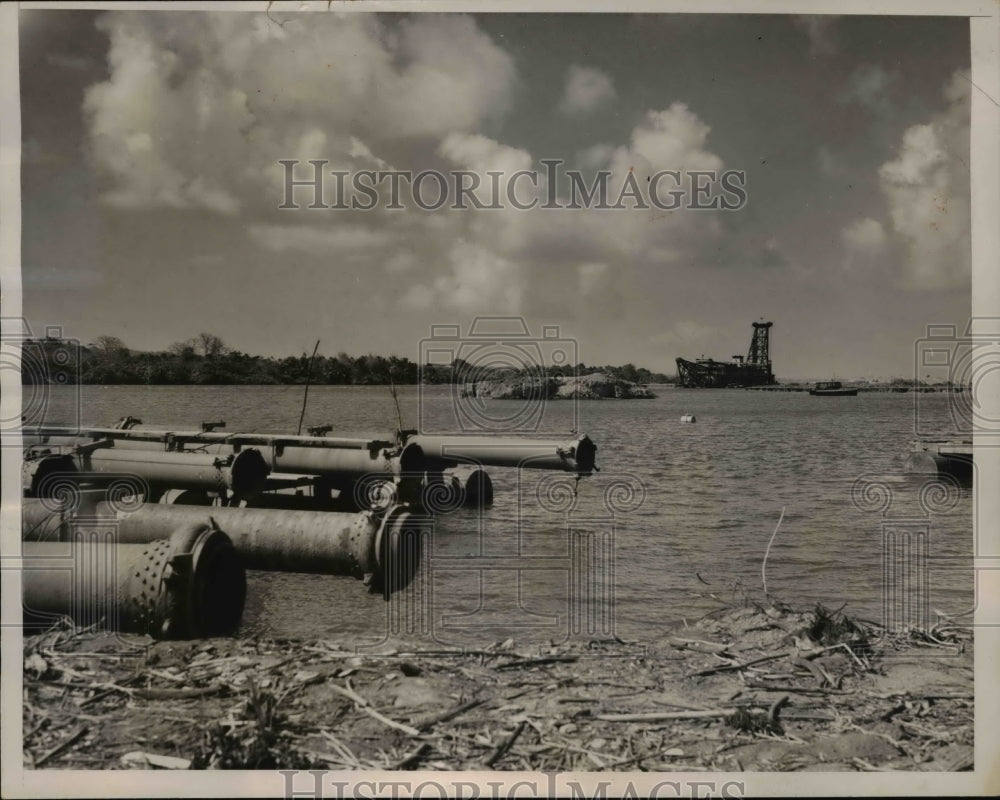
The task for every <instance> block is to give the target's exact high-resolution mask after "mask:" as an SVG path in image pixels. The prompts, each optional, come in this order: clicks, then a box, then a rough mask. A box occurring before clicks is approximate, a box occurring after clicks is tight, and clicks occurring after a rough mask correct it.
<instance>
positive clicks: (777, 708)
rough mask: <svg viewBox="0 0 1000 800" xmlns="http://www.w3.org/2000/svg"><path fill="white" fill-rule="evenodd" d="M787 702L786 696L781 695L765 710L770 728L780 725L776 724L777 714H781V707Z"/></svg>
mask: <svg viewBox="0 0 1000 800" xmlns="http://www.w3.org/2000/svg"><path fill="white" fill-rule="evenodd" d="M787 702H788V695H787V694H783V695H782V696H781V697H779V698H778V699H777V700H775V701H774V703H772V704H771V707H770V708H769V709H768V710H767V721H768V722H770V723H771V725H772V726H774V727H777V726H778V725H780V724H781V723H779V722H778V714H780V713H781V708H782V706H784V705H785V703H787ZM779 730H780V728H779Z"/></svg>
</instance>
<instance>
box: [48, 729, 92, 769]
mask: <svg viewBox="0 0 1000 800" xmlns="http://www.w3.org/2000/svg"><path fill="white" fill-rule="evenodd" d="M86 733H87V726H86V725H81V726H80V727H79V728H77V729H76V730H75V731H74V732H73V733H71V734H70V735H69V736H67V737H66V738H65V739H63V740H62V741H61V742H60V743H59V744H57V745H56V746H55V747H53V748H52V749H51V750H49V751H48V752H47V753H45V754H44V755H42V756H39V757H38V758H37V759H35V766H36V767H40V766H42V764H44V763H45V762H46V761H49V760H51V759H52V758H55V757H56V756H57V755H59V754H60V753H62V752H63V751H64V750H66V749H68V748H69V747H72V746H73V745H74V744H75V743H76V742H77V741H79V740H80V739H82V738H83V736H84V735H85V734H86Z"/></svg>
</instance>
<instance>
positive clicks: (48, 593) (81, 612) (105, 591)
mask: <svg viewBox="0 0 1000 800" xmlns="http://www.w3.org/2000/svg"><path fill="white" fill-rule="evenodd" d="M21 546H22V553H23V556H24V560H23V562H22V563H23V568H22V572H21V576H22V586H23V601H24V618H25V623H26V624H28V625H31V626H37V625H39V624H45V623H51V622H53V621H55V620H56V619H58V618H60V617H63V616H69V617H71V618H72V619H73V621H74V622H75V623H77V624H80V625H90V624H94V623H98V622H100V621H101V620H103V621H104V625H105V626H107V629H109V630H117V631H123V632H130V633H146V634H150V635H152V636H154V637H157V638H173V639H183V638H193V637H200V636H226V635H229V634H231V633H232V632H233V631H235V630H236V628H237V627H238V626H239V623H240V618H241V617H242V615H243V605H244V602H245V600H246V573H245V571H244V568H243V565H242V564H241V562H240V559H239V556H238V555H237V554H236V552H235V550H234V549H233V545H232V542H231V541H230V539H229V537H228V536H226V534H225V533H223V532H222V531H220V530H219V529H218V528H216V527H215V526H213V525H211V524H208V523H205V522H196V523H185V524H183V525H181V526H180V527H178V528H176V529H175V530H174V531H172V532H171V533H170V535H169V537H168V538H160V539H156V540H154V541H149V542H146V543H143V544H121V543H119V541H118V539H117V536H116V535H115V532H114V529H113V528H108V527H107V526H104V525H101V524H99V523H97V524H95V523H91V524H90V525H81V524H77V525H75V526H74V527H73V530H72V534H71V541H66V542H31V541H26V542H23V543H22V545H21Z"/></svg>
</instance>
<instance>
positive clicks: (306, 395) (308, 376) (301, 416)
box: [295, 339, 319, 436]
mask: <svg viewBox="0 0 1000 800" xmlns="http://www.w3.org/2000/svg"><path fill="white" fill-rule="evenodd" d="M317 350H319V339H317V340H316V346H315V347H314V348H313V354H312V355H311V356H309V365H308V366H307V367H306V390H305V393H304V394H303V395H302V413H301V414H299V428H298V430H297V431H295V435H296V436H298V435H300V434H301V433H302V420H303V419H305V416H306V401H307V400H308V399H309V380H310V379H311V378H312V365H313V359H314V358H316V351H317Z"/></svg>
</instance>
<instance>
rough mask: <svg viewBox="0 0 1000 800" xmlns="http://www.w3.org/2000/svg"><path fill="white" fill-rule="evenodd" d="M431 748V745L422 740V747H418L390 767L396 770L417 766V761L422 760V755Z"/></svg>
mask: <svg viewBox="0 0 1000 800" xmlns="http://www.w3.org/2000/svg"><path fill="white" fill-rule="evenodd" d="M430 749H431V746H430V745H429V744H427V742H421V743H420V747H418V748H417V749H416V750H414V751H413V752H412V753H410V754H409V755H408V756H406V757H405V758H402V759H401V760H399V761H397V762H396V763H395V764H393V765H392V766H390V767H389V769H390V770H394V771H395V770H404V769H410V768H412V767H415V766H416V765H417V762H418V761H420V758H421V756H423V755H424V754H425V753H426V752H427V751H428V750H430Z"/></svg>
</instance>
